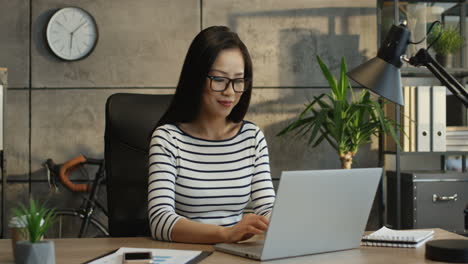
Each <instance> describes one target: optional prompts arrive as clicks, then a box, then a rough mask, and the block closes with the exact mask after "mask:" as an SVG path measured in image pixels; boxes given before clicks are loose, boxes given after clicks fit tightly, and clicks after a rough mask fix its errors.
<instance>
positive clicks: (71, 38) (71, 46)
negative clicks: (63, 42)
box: [70, 32, 73, 56]
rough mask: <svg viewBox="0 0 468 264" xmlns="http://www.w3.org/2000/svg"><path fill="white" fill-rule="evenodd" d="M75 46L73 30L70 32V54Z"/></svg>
mask: <svg viewBox="0 0 468 264" xmlns="http://www.w3.org/2000/svg"><path fill="white" fill-rule="evenodd" d="M72 48H73V32H72V33H71V34H70V56H71V52H72Z"/></svg>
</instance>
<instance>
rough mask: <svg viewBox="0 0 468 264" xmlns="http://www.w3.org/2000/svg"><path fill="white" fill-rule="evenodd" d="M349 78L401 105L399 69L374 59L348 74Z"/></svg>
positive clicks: (379, 59) (376, 58) (377, 58)
mask: <svg viewBox="0 0 468 264" xmlns="http://www.w3.org/2000/svg"><path fill="white" fill-rule="evenodd" d="M348 76H349V78H351V79H353V80H354V81H356V82H357V83H359V84H360V85H362V86H363V87H365V88H367V89H369V90H371V91H372V92H374V93H376V94H378V95H380V96H382V97H384V98H385V99H387V100H390V101H392V102H394V103H397V104H399V105H403V94H402V90H401V87H402V84H401V74H400V69H399V68H397V67H395V66H394V65H393V64H390V63H387V62H386V61H384V60H382V59H381V58H379V57H375V58H373V59H371V60H369V61H367V62H365V63H363V64H361V65H359V66H358V67H356V68H354V69H353V70H351V71H350V72H348Z"/></svg>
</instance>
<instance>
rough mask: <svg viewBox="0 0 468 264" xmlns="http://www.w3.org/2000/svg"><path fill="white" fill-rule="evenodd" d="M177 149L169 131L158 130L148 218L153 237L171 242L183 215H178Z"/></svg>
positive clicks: (151, 158) (153, 143)
mask: <svg viewBox="0 0 468 264" xmlns="http://www.w3.org/2000/svg"><path fill="white" fill-rule="evenodd" d="M176 155H177V147H176V146H175V145H174V142H173V141H172V136H171V135H170V134H169V131H168V130H165V129H161V128H158V129H156V130H155V131H154V133H153V135H152V138H151V143H150V148H149V177H148V219H149V224H150V230H151V236H152V237H153V238H154V239H157V240H166V241H168V240H170V237H171V230H172V229H173V227H174V225H175V223H176V222H177V221H178V220H179V219H180V218H182V216H180V215H178V214H176V212H175V180H176V175H177V169H176V168H177V164H176V160H175V157H176Z"/></svg>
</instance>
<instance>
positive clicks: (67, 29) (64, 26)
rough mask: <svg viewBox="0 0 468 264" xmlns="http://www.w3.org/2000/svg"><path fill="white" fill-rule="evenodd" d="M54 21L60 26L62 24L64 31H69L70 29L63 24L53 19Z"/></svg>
mask: <svg viewBox="0 0 468 264" xmlns="http://www.w3.org/2000/svg"><path fill="white" fill-rule="evenodd" d="M55 23H57V24H59V25H60V26H62V27H63V28H64V29H65V30H66V31H68V32H70V30H68V28H67V27H65V26H64V25H62V23H60V22H58V21H57V20H55Z"/></svg>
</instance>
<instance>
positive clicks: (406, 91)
mask: <svg viewBox="0 0 468 264" xmlns="http://www.w3.org/2000/svg"><path fill="white" fill-rule="evenodd" d="M410 88H411V87H410V86H405V87H403V100H404V103H405V106H403V109H402V113H403V120H402V125H403V133H402V134H403V135H402V137H400V138H402V139H403V140H402V141H401V144H402V148H401V149H402V150H403V151H405V152H409V151H411V150H410V141H411V137H410V136H411V131H410V115H411V113H410V106H411V96H410Z"/></svg>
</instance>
